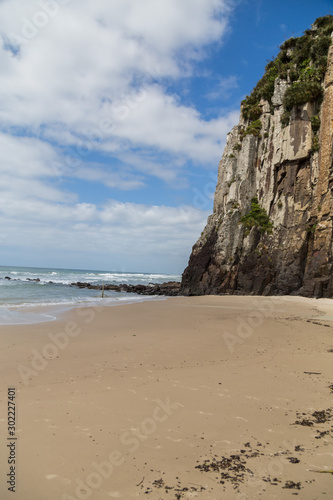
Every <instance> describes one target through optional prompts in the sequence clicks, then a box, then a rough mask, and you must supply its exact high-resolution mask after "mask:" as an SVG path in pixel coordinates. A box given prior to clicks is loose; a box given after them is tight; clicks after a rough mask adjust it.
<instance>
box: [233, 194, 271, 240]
mask: <svg viewBox="0 0 333 500" xmlns="http://www.w3.org/2000/svg"><path fill="white" fill-rule="evenodd" d="M240 222H241V224H243V226H244V227H245V236H247V235H248V234H249V233H250V230H251V229H252V228H253V227H254V226H257V227H258V229H259V231H260V232H261V233H268V234H271V233H272V230H273V224H272V223H271V221H270V220H269V217H268V215H267V212H266V210H265V209H264V208H262V207H261V206H260V205H259V201H258V198H252V200H251V210H250V212H249V213H248V214H246V215H243V217H241V220H240Z"/></svg>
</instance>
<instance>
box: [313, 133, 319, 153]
mask: <svg viewBox="0 0 333 500" xmlns="http://www.w3.org/2000/svg"><path fill="white" fill-rule="evenodd" d="M319 149H320V143H319V137H318V135H315V136H314V138H313V139H312V147H311V150H312V152H313V153H316V152H317V151H319Z"/></svg>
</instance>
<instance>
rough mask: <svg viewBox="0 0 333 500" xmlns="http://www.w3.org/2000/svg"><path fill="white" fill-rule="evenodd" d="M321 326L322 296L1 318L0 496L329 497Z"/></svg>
mask: <svg viewBox="0 0 333 500" xmlns="http://www.w3.org/2000/svg"><path fill="white" fill-rule="evenodd" d="M332 325H333V301H331V300H314V299H300V298H292V297H288V298H287V297H280V298H256V297H228V296H226V297H214V296H209V297H191V298H182V297H180V298H170V299H167V300H163V301H156V302H146V303H139V304H132V305H124V306H118V307H109V308H106V307H105V308H99V309H93V308H88V309H82V310H79V309H74V310H72V311H71V312H69V313H67V314H66V315H65V316H64V317H62V318H61V319H60V320H57V321H54V322H51V323H40V324H36V325H26V326H3V327H0V347H1V349H0V352H1V354H0V356H1V365H0V366H1V386H0V390H1V392H0V398H1V405H0V408H1V410H0V423H1V427H0V429H1V439H0V473H1V474H0V498H1V500H7V499H15V500H44V499H45V500H80V499H88V498H89V499H91V500H110V499H117V498H120V499H132V498H147V499H150V500H159V499H163V500H164V499H176V498H202V499H214V500H220V499H236V500H252V499H257V498H262V499H273V498H274V499H289V498H290V499H291V498H295V496H297V495H298V498H301V499H309V500H315V499H321V498H323V499H326V500H328V499H330V498H332V497H333V475H332V473H331V472H329V471H332V469H333V442H332V438H333V427H332V422H333V413H332V411H331V410H332V407H333V403H332V384H333V371H332V364H333V335H332ZM65 332H66V333H65ZM50 358H52V359H50ZM330 386H331V387H330ZM8 388H15V390H16V399H15V401H14V402H15V404H16V419H17V421H16V429H15V437H17V440H11V439H7V438H8V437H9V436H8V430H7V389H8ZM330 409H331V410H330ZM315 412H317V413H315ZM297 421H298V422H299V423H298V424H296V423H295V422H297ZM300 424H303V425H300ZM305 424H307V425H305ZM8 443H9V444H11V446H12V455H14V454H15V461H16V463H15V480H14V482H13V484H15V486H14V487H15V490H16V491H15V493H13V492H10V491H8V490H7V488H8V487H9V486H10V484H7V483H6V481H7V479H8V478H7V477H6V475H7V474H8V473H9V468H10V465H9V464H8V456H9V454H10V451H11V448H10V446H9V447H8V446H7V445H8ZM286 486H289V488H288V487H286Z"/></svg>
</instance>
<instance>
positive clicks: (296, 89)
mask: <svg viewBox="0 0 333 500" xmlns="http://www.w3.org/2000/svg"><path fill="white" fill-rule="evenodd" d="M322 96H323V89H322V86H321V85H320V83H318V82H313V81H298V82H294V83H293V84H292V85H291V86H290V87H288V89H287V91H286V93H285V95H284V99H283V104H284V107H285V109H286V111H291V110H292V108H293V107H294V106H300V105H302V104H305V103H307V102H313V101H316V100H319V99H321V98H322Z"/></svg>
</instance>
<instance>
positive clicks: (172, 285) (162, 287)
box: [71, 281, 180, 297]
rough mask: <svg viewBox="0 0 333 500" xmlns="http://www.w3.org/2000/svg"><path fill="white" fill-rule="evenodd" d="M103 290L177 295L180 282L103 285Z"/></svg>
mask: <svg viewBox="0 0 333 500" xmlns="http://www.w3.org/2000/svg"><path fill="white" fill-rule="evenodd" d="M71 286H77V287H79V288H88V289H90V290H103V285H92V284H91V283H85V282H80V281H78V282H77V283H71ZM104 291H112V292H126V293H137V294H139V295H166V296H169V297H171V296H176V295H179V291H180V283H179V282H178V281H168V282H166V283H160V284H156V283H152V284H150V285H128V284H126V283H125V284H121V285H108V284H106V285H104Z"/></svg>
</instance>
